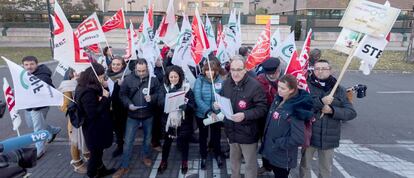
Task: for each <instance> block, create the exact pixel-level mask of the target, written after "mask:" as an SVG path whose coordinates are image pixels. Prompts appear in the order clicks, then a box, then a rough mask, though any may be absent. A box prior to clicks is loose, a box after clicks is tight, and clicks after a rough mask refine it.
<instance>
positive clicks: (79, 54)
mask: <svg viewBox="0 0 414 178" xmlns="http://www.w3.org/2000/svg"><path fill="white" fill-rule="evenodd" d="M73 42H74V50H75V63H89V57H88V54H86V53H85V50H84V49H83V48H81V47H80V45H79V39H78V37H76V35H75V33H73Z"/></svg>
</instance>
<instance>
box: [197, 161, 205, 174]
mask: <svg viewBox="0 0 414 178" xmlns="http://www.w3.org/2000/svg"><path fill="white" fill-rule="evenodd" d="M197 169H198V177H199V178H204V177H206V171H205V170H202V169H201V160H200V159H199V160H198V161H197Z"/></svg>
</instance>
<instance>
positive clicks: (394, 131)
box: [0, 64, 414, 177]
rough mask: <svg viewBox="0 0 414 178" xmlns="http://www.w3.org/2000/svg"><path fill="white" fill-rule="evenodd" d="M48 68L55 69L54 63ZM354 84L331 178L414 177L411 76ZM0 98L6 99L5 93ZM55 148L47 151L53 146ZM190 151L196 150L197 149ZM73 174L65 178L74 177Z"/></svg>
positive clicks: (53, 118)
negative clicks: (360, 87)
mask: <svg viewBox="0 0 414 178" xmlns="http://www.w3.org/2000/svg"><path fill="white" fill-rule="evenodd" d="M49 66H50V67H51V69H53V70H54V66H56V64H49ZM0 76H2V77H6V78H7V79H8V81H9V83H12V82H11V81H12V80H11V77H10V73H9V71H8V69H7V68H1V69H0ZM61 79H62V77H61V76H59V74H56V75H54V77H53V80H54V84H55V85H56V86H58V85H59V83H60V81H61ZM355 84H365V85H367V86H368V90H367V95H366V97H365V98H361V99H359V98H356V99H354V107H355V109H356V110H357V113H358V116H357V118H356V119H355V120H352V121H348V122H346V123H343V126H342V142H343V144H342V145H341V147H340V148H338V149H336V150H335V151H336V156H335V162H334V168H333V169H334V177H414V134H413V132H414V127H413V126H414V74H413V73H400V72H384V71H378V72H373V73H372V74H371V75H368V76H365V75H363V74H361V73H360V72H357V71H351V72H347V73H346V75H345V77H344V80H343V82H342V85H343V86H346V87H350V86H353V85H355ZM0 98H1V99H2V100H4V96H3V92H1V94H0ZM22 117H23V115H22ZM47 122H48V123H49V124H51V125H54V126H60V127H62V128H65V127H66V123H67V120H66V119H65V118H64V116H63V113H61V112H60V111H59V110H58V108H57V107H51V110H50V111H49V113H48V116H47ZM11 128H12V125H11V121H10V117H9V115H8V113H6V114H5V116H4V117H3V118H2V119H0V140H3V139H6V138H9V137H13V136H16V133H15V132H14V131H13V130H12V129H11ZM20 132H21V133H29V132H30V129H28V128H27V126H26V124H25V123H23V124H22V125H21V127H20ZM66 141H67V134H66V129H63V130H62V132H61V134H59V135H58V139H57V141H56V148H55V149H57V147H59V148H60V147H61V145H62V144H63V145H65V143H66ZM53 144H55V143H53ZM53 144H51V145H49V146H50V147H53ZM193 147H194V149H198V145H192V148H193ZM65 148H67V152H66V153H63V154H68V153H69V152H68V147H65ZM51 150H53V148H52V149H51ZM190 156H191V155H190ZM193 158H194V159H195V160H196V159H198V157H196V156H195V157H193ZM45 159H46V158H45ZM315 162H316V161H315ZM177 163H179V162H177ZM65 164H67V165H69V164H68V163H65ZM114 165H117V163H114ZM177 169H178V168H177ZM295 171H296V172H297V170H294V172H295ZM314 172H317V169H316V170H315V169H314ZM221 173H223V172H221ZM177 174H178V173H177ZM34 175H36V174H34ZM45 175H46V174H45ZM74 175H75V176H73V175H72V174H71V175H69V176H67V177H76V174H74ZM137 175H138V174H137ZM209 175H211V174H209ZM223 175H226V174H223ZM294 175H295V174H294ZM38 176H39V177H42V175H38ZM50 176H51V177H55V175H50ZM78 176H79V175H78ZM148 176H149V175H146V176H144V177H148ZM34 177H36V176H34Z"/></svg>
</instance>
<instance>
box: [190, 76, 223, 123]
mask: <svg viewBox="0 0 414 178" xmlns="http://www.w3.org/2000/svg"><path fill="white" fill-rule="evenodd" d="M222 87H223V79H221V77H220V76H218V77H216V79H215V80H214V89H215V91H216V93H220V91H221V89H222ZM194 97H195V102H196V103H197V109H196V116H197V117H198V118H206V117H207V114H208V113H209V112H212V111H213V102H214V101H215V99H214V93H213V88H212V86H211V81H210V80H209V79H207V78H206V77H204V76H202V75H201V76H199V77H198V78H197V80H196V81H195V84H194Z"/></svg>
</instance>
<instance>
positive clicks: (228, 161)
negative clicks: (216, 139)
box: [226, 159, 231, 175]
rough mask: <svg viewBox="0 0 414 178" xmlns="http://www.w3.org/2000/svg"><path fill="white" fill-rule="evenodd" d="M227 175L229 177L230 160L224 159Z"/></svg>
mask: <svg viewBox="0 0 414 178" xmlns="http://www.w3.org/2000/svg"><path fill="white" fill-rule="evenodd" d="M226 167H227V175H231V164H230V159H226Z"/></svg>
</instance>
